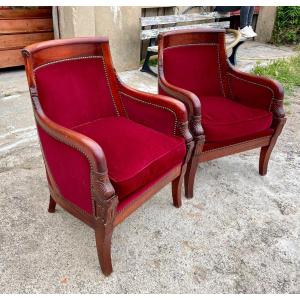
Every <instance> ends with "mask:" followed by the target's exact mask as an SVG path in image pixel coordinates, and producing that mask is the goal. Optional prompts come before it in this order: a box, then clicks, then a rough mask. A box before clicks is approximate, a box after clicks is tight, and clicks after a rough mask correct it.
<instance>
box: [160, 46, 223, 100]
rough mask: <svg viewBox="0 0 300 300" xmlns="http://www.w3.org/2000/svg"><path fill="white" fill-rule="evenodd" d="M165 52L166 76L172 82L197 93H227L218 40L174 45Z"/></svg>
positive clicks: (220, 94) (215, 94) (217, 94)
mask: <svg viewBox="0 0 300 300" xmlns="http://www.w3.org/2000/svg"><path fill="white" fill-rule="evenodd" d="M163 55H164V60H163V62H164V75H165V78H166V79H167V81H168V82H169V83H171V84H173V85H175V86H178V87H180V88H183V89H186V90H188V91H191V92H193V93H195V94H196V95H197V96H200V95H201V96H205V95H207V96H211V95H214V96H224V92H223V83H222V81H221V77H220V73H219V72H218V71H219V70H220V58H219V55H218V45H217V44H216V43H203V44H201V43H200V45H197V44H196V45H185V46H173V47H170V48H167V49H165V50H164V52H163ZM187 58H188V59H187Z"/></svg>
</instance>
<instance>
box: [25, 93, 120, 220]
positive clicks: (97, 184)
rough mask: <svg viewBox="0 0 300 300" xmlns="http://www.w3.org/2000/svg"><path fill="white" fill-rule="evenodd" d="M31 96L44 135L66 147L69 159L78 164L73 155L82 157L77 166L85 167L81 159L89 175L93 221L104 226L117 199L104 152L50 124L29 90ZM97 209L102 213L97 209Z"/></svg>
mask: <svg viewBox="0 0 300 300" xmlns="http://www.w3.org/2000/svg"><path fill="white" fill-rule="evenodd" d="M31 96H32V102H33V105H34V108H35V109H34V116H35V119H36V122H37V125H38V126H39V127H40V128H41V129H42V130H43V132H45V134H46V135H48V136H50V137H51V138H52V139H54V140H55V141H56V145H57V146H59V144H61V145H65V146H67V147H68V148H65V149H68V150H67V151H68V153H70V154H72V157H77V159H76V161H78V155H76V153H78V154H82V155H80V161H81V162H80V163H79V164H80V165H86V163H84V161H82V159H83V160H85V159H86V160H87V161H88V164H89V173H90V183H89V184H90V187H89V189H90V194H91V200H93V202H94V203H92V207H93V213H94V214H95V216H96V217H98V216H99V217H101V218H102V219H103V220H104V221H105V222H106V221H107V220H108V219H109V218H111V217H112V213H111V210H113V211H114V209H115V207H116V205H117V197H116V196H115V190H114V188H113V186H112V185H111V183H110V180H109V177H108V173H107V166H106V159H105V155H104V152H103V151H102V149H101V147H100V146H99V145H98V144H97V143H96V142H95V141H93V140H92V139H90V138H89V137H87V136H85V135H83V134H80V133H78V132H76V131H73V130H71V129H68V128H65V127H63V126H61V125H59V124H57V123H55V122H53V121H51V120H50V119H49V118H48V117H47V116H46V115H45V114H44V112H43V110H42V108H41V106H40V103H39V100H38V97H37V95H35V94H33V92H32V90H31ZM57 143H58V144H57ZM58 151H59V149H58ZM45 160H46V158H45ZM45 164H46V168H47V173H48V178H49V177H52V175H51V174H49V169H48V162H47V161H45ZM61 164H62V165H63V164H64V162H63V161H62V162H61ZM87 172H88V171H87ZM49 179H50V181H55V178H49ZM70 180H71V179H70ZM52 188H53V186H52ZM75 205H76V203H75ZM98 207H101V208H104V209H98Z"/></svg>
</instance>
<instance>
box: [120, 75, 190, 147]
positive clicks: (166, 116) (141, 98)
mask: <svg viewBox="0 0 300 300" xmlns="http://www.w3.org/2000/svg"><path fill="white" fill-rule="evenodd" d="M118 89H119V93H120V95H121V98H122V103H123V105H124V110H125V111H126V113H127V115H128V117H129V119H132V120H134V121H135V122H137V123H141V124H143V125H145V126H148V127H151V128H153V129H155V130H158V131H161V132H163V133H166V134H170V135H179V136H183V137H184V138H185V140H186V142H190V141H191V140H192V135H191V134H190V132H189V130H188V118H187V111H186V108H185V106H184V105H183V104H182V103H181V102H179V101H177V100H175V99H173V98H170V97H166V96H163V95H157V94H150V93H146V92H142V91H138V90H135V89H133V88H131V87H129V86H127V85H125V84H124V83H123V82H122V81H121V80H120V79H119V78H118ZM184 128H185V129H184Z"/></svg>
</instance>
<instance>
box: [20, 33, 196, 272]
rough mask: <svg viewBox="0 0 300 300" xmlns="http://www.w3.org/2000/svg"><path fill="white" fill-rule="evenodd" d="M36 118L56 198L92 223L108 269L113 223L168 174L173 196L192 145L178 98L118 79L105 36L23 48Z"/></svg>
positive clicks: (177, 193)
mask: <svg viewBox="0 0 300 300" xmlns="http://www.w3.org/2000/svg"><path fill="white" fill-rule="evenodd" d="M22 54H23V56H24V59H25V66H26V73H27V79H28V84H29V90H30V94H31V99H32V104H33V111H34V116H35V120H36V126H37V130H38V135H39V139H40V143H41V149H42V153H43V158H44V163H45V168H46V174H47V180H48V185H49V190H50V203H49V209H48V210H49V212H51V213H52V212H54V211H55V206H56V203H58V204H59V205H60V206H61V207H63V208H64V209H65V210H67V211H68V212H69V213H71V214H72V215H73V216H75V217H77V218H79V219H80V220H81V221H83V222H84V223H86V224H87V225H89V226H90V227H92V228H93V229H94V230H95V236H96V247H97V252H98V258H99V262H100V266H101V269H102V271H103V273H104V274H105V275H109V274H110V273H111V272H112V264H111V237H112V232H113V228H114V227H115V226H117V225H118V224H119V223H120V222H122V221H123V220H124V219H125V218H126V217H128V216H129V215H130V214H131V213H132V212H134V211H135V210H136V209H137V208H138V207H139V206H141V205H142V204H143V203H144V202H145V201H146V200H148V199H149V198H150V197H152V196H153V195H154V194H155V193H156V192H158V191H159V190H160V189H161V188H162V187H164V186H165V185H167V184H168V183H170V182H172V195H173V203H174V205H175V206H176V207H180V205H181V186H182V183H183V178H184V173H185V170H186V165H187V161H188V160H189V157H190V155H191V152H192V149H193V141H192V140H193V138H192V136H191V134H190V132H189V130H188V120H187V112H186V108H185V106H184V105H183V104H182V103H181V102H179V101H177V100H175V99H172V98H169V97H166V96H162V95H153V94H148V93H143V92H140V91H137V90H134V89H132V88H129V87H127V86H126V85H124V84H123V83H122V82H121V81H120V80H119V79H118V77H117V75H116V71H115V69H114V68H113V65H112V60H111V54H110V50H109V43H108V40H107V39H106V38H102V37H99V38H77V39H68V40H55V41H47V42H42V43H38V44H34V45H31V46H29V47H26V48H25V49H23V51H22Z"/></svg>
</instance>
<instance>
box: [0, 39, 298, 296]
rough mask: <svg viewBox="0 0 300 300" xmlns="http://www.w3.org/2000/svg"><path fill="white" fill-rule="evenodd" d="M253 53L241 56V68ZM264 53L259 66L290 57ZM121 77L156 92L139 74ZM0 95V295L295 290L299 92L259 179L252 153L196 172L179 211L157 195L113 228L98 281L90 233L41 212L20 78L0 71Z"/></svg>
mask: <svg viewBox="0 0 300 300" xmlns="http://www.w3.org/2000/svg"><path fill="white" fill-rule="evenodd" d="M258 46H260V47H262V46H261V45H257V44H254V43H253V44H248V45H245V47H244V48H243V49H241V51H240V56H241V57H242V58H243V57H246V58H247V59H248V62H247V61H243V64H244V65H242V66H240V67H242V68H246V67H247V66H249V64H250V63H251V64H252V65H253V61H254V59H253V60H251V59H250V58H254V57H255V56H256V50H257V47H258ZM251 47H252V50H251ZM269 47H270V46H264V47H263V51H264V53H265V56H263V57H262V58H265V57H266V56H267V57H271V56H272V55H274V57H275V55H277V54H278V53H280V55H278V56H285V55H290V54H291V51H290V50H289V49H273V48H269ZM121 77H122V78H123V80H125V81H126V82H128V83H130V84H131V85H135V86H137V87H138V88H141V89H145V90H152V91H155V90H156V80H155V79H154V78H153V77H151V76H149V75H147V74H142V73H140V72H137V71H134V72H125V73H123V74H121ZM0 92H1V94H0V116H1V118H0V211H1V215H0V293H36V292H44V293H50V292H52V293H58V292H60V293H70V292H72V293H78V292H81V293H85V292H89V293H101V292H105V293H130V292H131V293H140V292H143V293H151V292H152V293H196V292H198V293H239V292H243V293H275V292H276V293H299V292H300V197H299V196H300V183H299V178H300V145H299V140H300V103H299V95H300V89H298V90H297V91H296V93H295V95H294V96H291V97H290V102H291V107H290V113H289V115H288V122H287V125H286V127H285V129H284V131H283V134H282V135H281V137H280V140H279V142H278V144H277V146H276V148H275V150H274V152H273V155H272V158H271V161H270V165H269V173H268V175H267V176H265V177H260V176H259V175H258V172H257V165H258V151H257V150H255V151H250V152H247V153H243V154H240V155H234V156H231V157H226V158H222V159H219V160H215V161H212V162H209V163H205V164H202V165H201V166H200V167H199V169H198V173H197V179H196V180H197V182H196V190H195V197H194V198H193V199H191V200H185V201H184V205H183V207H182V208H181V209H176V208H174V207H173V206H172V205H171V194H170V187H169V186H168V187H166V188H165V189H164V190H162V191H161V192H160V193H159V194H157V195H156V196H155V197H153V199H152V200H151V201H149V202H147V203H146V204H145V205H144V206H142V207H141V208H140V209H139V210H138V211H137V212H136V213H135V214H133V215H132V216H131V217H129V218H128V219H127V220H126V221H125V222H124V223H122V224H121V225H120V226H119V227H117V229H116V230H115V232H114V235H113V247H112V256H113V265H114V273H113V274H112V275H111V276H110V277H108V278H105V277H104V276H103V275H102V273H101V272H100V270H99V267H98V261H97V254H96V248H95V241H94V235H93V231H92V230H91V229H89V228H88V227H87V226H85V225H84V224H82V223H81V222H80V221H78V220H76V219H75V218H73V217H72V216H70V215H69V214H67V213H66V212H64V211H63V210H62V209H60V208H58V211H57V213H55V214H51V215H50V214H48V213H47V210H46V208H47V205H48V190H47V183H46V180H45V172H44V167H43V163H42V158H41V153H40V150H39V145H38V141H37V138H36V131H35V129H34V122H33V117H32V109H31V105H30V101H29V96H28V92H27V85H26V80H25V75H24V71H13V72H6V73H2V74H0Z"/></svg>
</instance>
